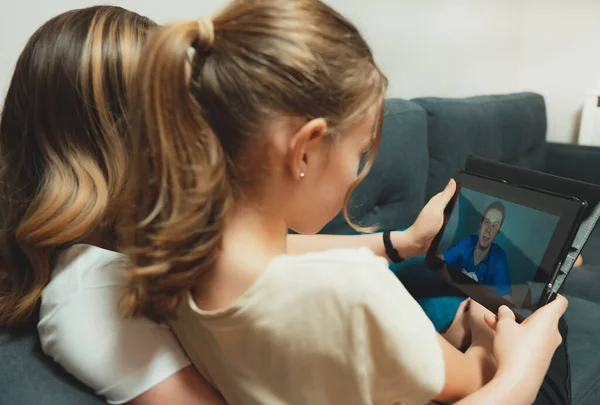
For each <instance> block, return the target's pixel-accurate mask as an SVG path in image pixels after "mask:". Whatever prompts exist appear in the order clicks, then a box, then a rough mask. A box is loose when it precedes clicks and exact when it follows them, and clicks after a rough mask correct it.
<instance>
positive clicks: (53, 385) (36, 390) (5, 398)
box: [0, 328, 106, 405]
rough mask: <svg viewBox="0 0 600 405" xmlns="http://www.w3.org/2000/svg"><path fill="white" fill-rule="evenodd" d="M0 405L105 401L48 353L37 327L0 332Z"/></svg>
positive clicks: (97, 404)
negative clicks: (13, 332) (16, 332)
mask: <svg viewBox="0 0 600 405" xmlns="http://www.w3.org/2000/svg"><path fill="white" fill-rule="evenodd" d="M0 404H7V405H8V404H10V405H33V404H40V405H42V404H43V405H67V404H69V405H75V404H77V405H102V404H106V402H104V401H103V400H102V399H101V398H99V397H97V396H96V395H94V394H93V393H92V392H91V391H90V390H89V389H88V388H86V387H84V386H83V385H82V384H80V383H79V382H77V381H76V380H75V379H74V378H73V377H71V376H70V375H68V374H67V373H66V372H65V371H64V370H63V369H62V368H60V367H59V366H58V365H57V364H56V363H54V362H53V361H52V359H50V358H49V357H47V356H45V355H44V354H43V352H42V349H41V347H40V343H39V340H38V336H37V332H36V330H35V329H31V328H30V330H28V331H26V333H24V334H23V335H22V336H19V337H14V336H11V335H8V334H3V333H0Z"/></svg>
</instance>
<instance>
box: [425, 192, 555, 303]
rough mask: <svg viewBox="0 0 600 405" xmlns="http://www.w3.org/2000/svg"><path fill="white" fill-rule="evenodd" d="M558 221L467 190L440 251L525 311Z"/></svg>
mask: <svg viewBox="0 0 600 405" xmlns="http://www.w3.org/2000/svg"><path fill="white" fill-rule="evenodd" d="M558 221H559V218H558V217H557V216H555V215H552V214H548V213H546V212H542V211H538V210H535V209H533V208H529V207H525V206H523V205H519V204H515V203H513V202H510V201H506V200H502V199H499V198H497V197H494V196H490V195H487V194H483V193H480V192H478V191H474V190H471V189H468V188H464V187H463V188H462V189H461V191H460V193H459V196H458V199H457V202H456V204H455V206H454V208H453V210H452V213H451V215H450V218H449V219H448V224H447V225H446V228H445V230H444V234H443V235H442V239H441V241H440V244H439V246H438V250H437V252H436V254H437V256H438V257H440V258H443V260H444V261H445V262H446V263H447V264H449V265H450V266H451V267H453V268H454V269H455V270H457V271H460V272H462V273H463V274H465V275H467V276H468V277H470V278H471V279H473V280H475V281H477V282H478V283H479V284H483V285H486V286H489V287H490V288H492V289H493V290H494V291H495V292H496V293H497V294H498V295H500V296H502V297H505V298H506V299H508V300H509V301H511V302H512V303H513V304H515V305H516V306H517V307H521V306H522V305H523V303H524V300H525V298H526V296H527V293H528V292H529V290H530V287H531V281H532V280H533V278H534V276H535V273H536V272H537V270H538V268H539V266H540V262H541V261H542V258H543V257H544V254H545V253H546V249H547V248H548V244H549V243H550V239H551V238H552V235H553V233H554V230H555V228H556V225H557V224H558Z"/></svg>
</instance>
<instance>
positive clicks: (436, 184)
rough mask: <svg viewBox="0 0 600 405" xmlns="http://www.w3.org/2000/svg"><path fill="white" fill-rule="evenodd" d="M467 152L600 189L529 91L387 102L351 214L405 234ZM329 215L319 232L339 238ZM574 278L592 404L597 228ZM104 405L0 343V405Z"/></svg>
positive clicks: (585, 387) (597, 159) (588, 153)
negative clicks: (551, 136)
mask: <svg viewBox="0 0 600 405" xmlns="http://www.w3.org/2000/svg"><path fill="white" fill-rule="evenodd" d="M470 154H478V155H482V156H486V157H489V158H493V159H497V160H500V161H503V162H507V163H511V164H517V165H520V166H524V167H529V168H534V169H538V170H545V171H547V172H550V173H554V174H558V175H564V176H567V177H572V178H578V179H581V180H586V181H591V182H595V183H598V184H600V148H586V147H580V146H574V145H560V144H552V143H547V142H546V112H545V105H544V99H543V98H542V97H541V96H539V95H537V94H532V93H522V94H513V95H504V96H481V97H474V98H468V99H440V98H423V99H416V100H412V101H406V100H399V99H390V100H388V102H387V104H386V114H385V119H384V128H383V140H382V145H381V147H380V150H379V153H378V155H377V158H376V162H375V165H374V167H373V170H372V172H371V173H370V174H369V176H368V178H367V179H366V180H365V182H364V183H363V184H362V185H361V186H360V187H359V189H358V190H357V192H356V194H355V196H354V197H353V201H352V205H353V209H352V213H353V216H354V217H355V218H356V219H357V220H358V221H359V222H360V223H362V224H365V225H371V224H375V223H377V224H379V225H381V226H382V227H384V228H396V227H405V226H409V225H410V224H411V223H412V221H413V220H414V219H415V218H416V215H417V214H418V212H419V211H420V209H421V208H422V206H423V205H424V203H425V201H426V200H427V198H428V197H430V196H432V195H433V194H435V193H436V192H438V191H439V190H440V189H441V188H442V187H443V185H445V183H446V182H447V180H448V179H449V178H450V177H451V176H453V175H454V174H455V173H456V172H457V171H458V170H459V169H460V168H462V166H463V165H464V162H465V160H466V158H467V156H469V155H470ZM349 231H350V229H349V227H348V226H347V225H346V224H345V223H344V221H343V218H341V217H337V218H336V219H334V220H333V221H332V222H331V223H330V224H328V225H327V227H326V228H325V230H324V232H330V233H347V232H349ZM583 255H584V260H585V263H586V264H585V265H584V266H583V267H582V268H579V269H576V270H574V271H573V273H572V275H571V276H570V278H569V280H568V281H567V285H566V289H565V294H566V295H567V297H568V298H569V299H570V306H569V310H568V312H567V316H566V318H567V322H568V324H569V328H570V330H569V340H568V349H569V355H570V359H571V371H572V387H573V403H574V404H576V405H597V404H600V350H598V349H597V348H596V347H595V346H596V342H598V340H599V338H600V322H598V319H599V318H600V291H599V287H600V230H597V231H596V232H595V233H594V235H593V236H592V239H591V240H590V242H589V243H588V245H587V247H586V249H585V250H584V253H583ZM100 403H103V401H102V400H100V399H99V398H97V397H95V396H94V395H93V394H91V393H90V392H89V391H88V390H87V389H85V387H83V386H81V385H80V384H77V383H76V382H74V380H73V379H72V378H70V377H69V376H67V375H66V374H65V373H64V372H62V371H61V370H60V368H59V367H56V366H55V365H54V364H53V363H52V361H50V360H49V359H47V358H46V357H45V356H44V355H43V354H42V353H41V351H40V349H39V343H38V342H37V338H36V335H35V328H34V327H30V328H29V330H27V328H26V329H25V331H24V332H23V333H22V334H21V336H20V337H17V338H11V337H10V336H9V335H7V334H4V335H0V405H33V404H40V405H91V404H100Z"/></svg>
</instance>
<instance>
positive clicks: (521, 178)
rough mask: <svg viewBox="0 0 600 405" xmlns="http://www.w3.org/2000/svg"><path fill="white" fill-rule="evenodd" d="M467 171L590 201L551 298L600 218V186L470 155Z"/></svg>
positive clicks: (574, 230) (554, 282)
mask: <svg viewBox="0 0 600 405" xmlns="http://www.w3.org/2000/svg"><path fill="white" fill-rule="evenodd" d="M465 171H466V172H469V173H473V174H476V175H482V176H486V177H491V178H496V179H502V180H503V181H506V182H507V183H510V184H516V185H520V186H523V187H529V188H532V189H537V190H544V191H546V192H551V193H555V194H562V195H566V196H574V197H576V198H578V199H579V200H581V201H585V202H586V203H587V207H586V208H585V210H584V212H583V213H582V216H581V219H580V221H578V226H576V227H575V228H574V229H573V232H572V234H571V236H570V238H569V239H570V240H569V244H570V247H569V251H568V253H567V256H566V257H565V258H564V259H563V261H562V265H561V267H560V269H559V272H558V273H557V274H556V275H555V278H554V280H552V281H551V283H552V288H551V289H550V291H548V296H547V297H546V298H545V299H546V300H551V299H553V298H554V296H555V295H556V294H557V293H558V292H559V291H560V289H561V287H562V285H563V283H564V282H565V280H566V278H567V276H568V275H569V273H570V271H571V269H572V268H573V265H574V263H575V261H576V260H577V257H578V256H579V255H580V254H581V251H582V250H583V248H584V247H585V245H586V243H587V241H588V239H589V237H590V235H591V233H592V231H593V230H594V228H595V227H596V225H597V223H598V221H599V220H600V185H597V184H591V183H586V182H582V181H578V180H573V179H568V178H565V177H560V176H555V175H552V174H548V173H543V172H539V171H535V170H532V169H526V168H522V167H517V166H513V165H509V164H506V163H501V162H496V161H493V160H490V159H486V158H484V157H481V156H469V158H468V159H467V162H466V165H465Z"/></svg>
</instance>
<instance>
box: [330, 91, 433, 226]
mask: <svg viewBox="0 0 600 405" xmlns="http://www.w3.org/2000/svg"><path fill="white" fill-rule="evenodd" d="M428 170H429V158H428V153H427V118H426V116H425V111H424V110H423V109H422V108H421V107H420V106H418V105H417V104H415V103H413V102H410V101H407V100H402V99H388V100H386V104H385V112H384V118H383V127H382V133H381V143H380V145H379V150H378V151H377V155H376V157H375V161H374V163H373V167H372V168H371V171H370V172H369V174H368V175H367V177H366V178H365V180H364V181H363V182H362V183H361V184H360V185H359V186H358V188H357V189H356V190H355V192H354V193H353V195H352V199H351V203H350V206H351V210H350V214H351V216H352V218H354V219H355V222H357V223H359V224H360V225H364V226H370V225H377V224H379V225H381V226H385V227H386V228H399V227H405V226H409V225H410V224H411V223H412V221H414V219H415V218H416V215H417V214H418V213H419V211H420V210H421V208H422V207H423V203H424V200H425V187H426V185H427V172H428ZM322 233H337V234H341V233H352V228H351V227H350V226H349V225H348V224H347V223H346V221H345V220H344V218H343V216H342V215H341V214H340V215H338V216H337V217H336V218H335V219H334V220H333V221H331V222H330V223H329V224H328V225H327V226H326V227H325V228H324V229H323V230H322Z"/></svg>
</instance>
